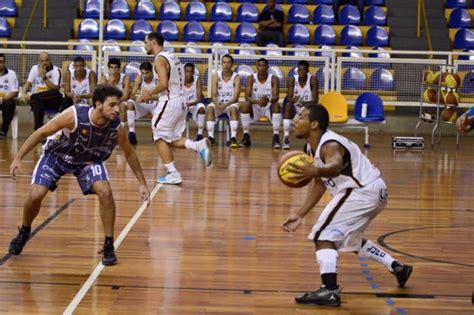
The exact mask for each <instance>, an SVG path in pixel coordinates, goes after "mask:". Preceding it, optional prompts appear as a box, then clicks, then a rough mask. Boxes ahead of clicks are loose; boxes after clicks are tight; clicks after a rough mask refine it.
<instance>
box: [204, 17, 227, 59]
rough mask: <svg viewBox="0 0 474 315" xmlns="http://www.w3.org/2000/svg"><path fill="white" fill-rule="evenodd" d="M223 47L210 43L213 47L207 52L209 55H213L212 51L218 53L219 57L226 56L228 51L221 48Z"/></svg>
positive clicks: (217, 43)
mask: <svg viewBox="0 0 474 315" xmlns="http://www.w3.org/2000/svg"><path fill="white" fill-rule="evenodd" d="M226 26H227V24H226ZM229 31H230V29H229ZM223 46H224V44H223V43H219V42H214V43H212V47H213V48H212V49H208V50H207V52H208V53H210V54H213V53H214V51H216V50H217V53H218V54H219V55H221V56H222V55H225V54H228V53H229V49H227V48H223ZM221 47H222V48H221Z"/></svg>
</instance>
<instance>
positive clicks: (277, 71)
mask: <svg viewBox="0 0 474 315" xmlns="http://www.w3.org/2000/svg"><path fill="white" fill-rule="evenodd" d="M268 73H269V74H273V75H274V76H276V77H277V78H278V81H280V85H281V83H282V81H283V71H281V69H280V67H278V66H270V67H268Z"/></svg>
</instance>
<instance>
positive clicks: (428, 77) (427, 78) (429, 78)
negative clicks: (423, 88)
mask: <svg viewBox="0 0 474 315" xmlns="http://www.w3.org/2000/svg"><path fill="white" fill-rule="evenodd" d="M423 82H426V83H433V71H431V70H426V71H425V72H424V73H423Z"/></svg>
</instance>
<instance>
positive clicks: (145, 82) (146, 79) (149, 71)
mask: <svg viewBox="0 0 474 315" xmlns="http://www.w3.org/2000/svg"><path fill="white" fill-rule="evenodd" d="M157 85H158V76H157V75H156V74H155V72H154V71H153V65H152V64H151V62H149V61H144V62H142V63H141V64H140V74H139V75H137V77H136V78H135V82H134V83H133V88H132V93H131V95H130V99H129V100H128V102H127V124H128V140H129V141H130V143H131V144H137V136H136V134H135V120H136V119H140V118H142V117H145V116H146V115H148V114H152V115H153V113H154V112H155V109H156V104H157V101H158V95H154V96H153V97H152V98H151V100H149V101H148V102H145V101H143V95H142V92H143V91H144V90H153V89H154V88H155V87H156V86H157Z"/></svg>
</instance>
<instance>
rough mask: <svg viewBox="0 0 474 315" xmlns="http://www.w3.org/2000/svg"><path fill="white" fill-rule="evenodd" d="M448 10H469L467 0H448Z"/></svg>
mask: <svg viewBox="0 0 474 315" xmlns="http://www.w3.org/2000/svg"><path fill="white" fill-rule="evenodd" d="M446 7H447V8H467V1H466V0H446Z"/></svg>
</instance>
